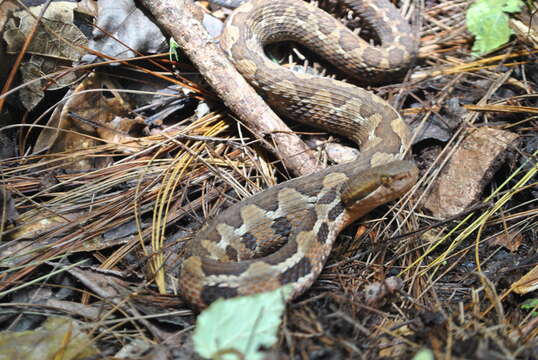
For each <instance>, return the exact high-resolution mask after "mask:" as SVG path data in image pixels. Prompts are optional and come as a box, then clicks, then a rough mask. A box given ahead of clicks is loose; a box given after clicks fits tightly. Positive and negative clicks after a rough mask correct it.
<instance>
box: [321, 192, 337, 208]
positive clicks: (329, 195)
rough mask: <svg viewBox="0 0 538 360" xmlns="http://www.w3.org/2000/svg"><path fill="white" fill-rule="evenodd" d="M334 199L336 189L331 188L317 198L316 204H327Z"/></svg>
mask: <svg viewBox="0 0 538 360" xmlns="http://www.w3.org/2000/svg"><path fill="white" fill-rule="evenodd" d="M334 199H336V189H334V188H332V189H331V190H329V191H328V192H327V193H326V194H325V195H323V196H322V197H321V199H319V200H318V204H322V205H327V204H330V203H332V202H333V201H334Z"/></svg>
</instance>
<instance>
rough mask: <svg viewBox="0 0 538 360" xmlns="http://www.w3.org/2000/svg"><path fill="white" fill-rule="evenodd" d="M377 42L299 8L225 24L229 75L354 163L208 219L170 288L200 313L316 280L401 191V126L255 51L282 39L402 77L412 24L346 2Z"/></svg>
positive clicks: (257, 4)
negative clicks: (342, 143) (352, 229)
mask: <svg viewBox="0 0 538 360" xmlns="http://www.w3.org/2000/svg"><path fill="white" fill-rule="evenodd" d="M344 4H345V5H346V6H347V7H349V8H350V9H351V10H352V11H353V12H354V13H355V14H356V15H357V16H359V17H360V18H361V20H362V22H363V23H364V24H365V27H366V28H368V29H372V30H373V31H374V32H375V33H376V34H377V35H376V36H377V40H378V41H379V42H380V44H379V45H372V44H370V43H369V42H368V41H366V40H363V39H362V38H361V37H359V36H357V35H356V34H355V33H354V32H352V31H351V30H349V29H348V28H347V27H346V26H344V25H343V24H342V23H341V22H339V21H338V20H337V19H335V18H334V17H332V16H331V15H329V14H327V13H326V12H324V11H323V10H321V9H319V8H318V7H316V6H314V5H311V4H309V3H306V2H303V1H301V0H270V1H268V0H251V1H249V2H247V3H244V4H243V5H241V6H240V7H238V8H237V9H235V10H234V11H233V13H232V14H231V15H230V16H229V17H228V19H227V21H226V24H225V27H224V30H223V33H222V35H221V38H220V46H221V48H222V49H223V50H224V52H225V53H226V55H227V57H228V58H229V59H230V60H231V62H232V63H233V64H234V66H235V68H236V69H237V70H238V71H239V72H240V73H241V74H242V75H243V77H245V79H246V80H247V81H248V82H249V83H250V84H251V85H252V86H253V87H254V88H255V89H256V90H257V91H258V93H260V95H262V96H263V98H264V99H265V101H266V102H267V103H268V104H269V106H271V108H273V109H274V110H275V112H276V113H277V114H279V115H281V116H283V117H285V118H288V119H291V120H294V121H298V122H301V123H305V124H308V125H311V126H314V127H318V128H321V129H324V130H327V131H329V132H332V133H335V134H339V135H342V136H345V137H347V138H348V139H350V140H352V141H354V142H356V143H357V145H358V146H359V148H360V150H361V154H360V156H359V158H358V159H356V160H354V161H350V162H347V163H343V164H339V165H335V166H331V167H328V168H326V169H324V170H321V171H318V172H315V173H312V174H309V175H305V176H301V177H298V178H295V179H292V180H288V181H286V182H282V183H280V184H278V185H276V186H273V187H270V188H268V189H266V190H263V191H261V192H259V193H257V194H255V195H253V196H251V197H250V198H247V199H245V200H242V201H240V202H237V203H235V204H233V205H231V206H230V207H228V208H227V209H225V210H224V211H222V212H220V213H219V214H218V215H217V216H216V217H214V218H213V219H211V220H210V221H207V222H206V224H205V225H203V226H202V228H201V229H200V230H199V231H198V232H196V234H195V235H194V236H193V238H192V239H191V240H190V241H189V243H188V244H187V246H186V250H185V258H184V260H183V263H182V266H181V269H180V273H179V276H178V289H179V292H180V294H181V296H183V298H184V299H186V300H187V302H189V303H190V304H192V305H193V306H194V307H197V308H200V309H203V308H205V307H207V306H209V305H210V304H211V303H213V302H214V301H215V300H217V299H220V298H232V297H236V296H244V295H253V294H258V293H263V292H267V291H272V290H276V289H279V288H281V287H283V286H285V285H288V284H289V285H288V286H289V287H290V288H291V293H290V294H289V296H288V298H287V300H291V299H294V298H296V297H297V296H299V295H301V294H302V293H304V292H305V291H306V290H307V289H308V288H309V287H310V286H311V285H312V284H313V283H314V282H315V280H316V279H317V277H318V276H319V274H320V273H321V271H322V269H323V267H324V264H325V262H326V260H327V258H328V256H329V254H330V252H331V249H332V246H333V244H334V242H335V240H336V238H337V235H338V234H339V233H340V232H341V231H342V230H343V229H344V228H346V227H347V226H348V225H349V224H351V223H353V222H355V221H356V220H357V219H359V218H360V217H362V216H364V215H365V214H367V213H368V212H370V211H372V210H373V209H375V208H377V207H378V206H380V205H382V204H385V203H387V202H390V201H393V200H395V199H397V198H399V197H401V196H402V195H403V194H404V193H406V192H407V191H408V190H409V189H410V188H411V187H412V186H413V185H414V184H415V183H416V181H417V178H418V169H417V167H416V165H415V164H414V163H413V162H412V161H411V160H408V158H409V155H408V154H407V155H406V150H407V147H408V146H409V143H410V130H409V128H408V126H407V125H406V123H405V122H404V121H403V119H402V118H401V116H400V115H399V113H398V112H397V111H396V110H395V109H394V108H393V107H392V106H390V105H389V104H388V103H387V102H386V101H385V100H383V99H382V98H380V97H378V96H376V95H374V94H373V93H371V92H369V91H367V90H365V89H363V88H361V87H359V86H357V85H354V84H351V83H347V82H343V81H340V80H335V79H333V78H328V77H322V76H318V75H313V74H306V73H300V72H296V71H293V70H290V69H288V68H285V67H283V66H281V65H279V64H278V63H275V62H274V61H273V60H271V59H269V57H268V56H267V55H266V54H265V52H264V48H265V47H266V46H267V45H268V44H271V43H276V42H281V41H292V42H295V43H298V44H301V45H303V46H305V47H307V48H308V49H310V50H311V51H313V52H315V53H316V54H319V55H320V56H321V57H322V58H324V59H325V60H326V61H327V62H328V63H330V64H331V65H334V66H336V67H337V68H338V69H339V70H341V71H342V72H343V73H344V74H346V75H347V76H349V77H352V78H354V79H355V80H356V81H357V82H358V83H361V84H362V83H368V82H371V83H382V82H387V81H390V80H392V79H397V78H399V77H401V75H402V73H403V72H405V71H406V69H408V68H409V67H410V65H411V62H412V61H413V59H414V58H415V56H416V52H417V48H418V44H417V41H416V39H415V36H414V35H413V32H412V31H411V26H410V25H409V24H408V23H407V21H405V20H404V19H403V17H402V16H401V14H400V12H399V11H398V9H397V8H396V7H394V5H392V4H391V3H390V2H389V1H387V0H376V1H373V0H368V1H367V0H362V1H361V0H344Z"/></svg>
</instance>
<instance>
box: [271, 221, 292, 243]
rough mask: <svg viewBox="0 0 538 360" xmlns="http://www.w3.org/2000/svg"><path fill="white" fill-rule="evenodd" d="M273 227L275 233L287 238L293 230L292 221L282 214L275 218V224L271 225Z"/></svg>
mask: <svg viewBox="0 0 538 360" xmlns="http://www.w3.org/2000/svg"><path fill="white" fill-rule="evenodd" d="M271 229H273V231H274V232H275V234H277V235H279V236H282V237H283V238H287V237H288V236H289V235H290V232H291V223H290V222H289V220H288V219H287V218H285V217H284V216H282V217H279V218H276V219H275V221H274V223H273V225H271Z"/></svg>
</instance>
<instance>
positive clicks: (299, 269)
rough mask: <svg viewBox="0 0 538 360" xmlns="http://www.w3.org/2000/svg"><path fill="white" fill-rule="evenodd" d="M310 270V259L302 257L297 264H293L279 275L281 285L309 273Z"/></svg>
mask: <svg viewBox="0 0 538 360" xmlns="http://www.w3.org/2000/svg"><path fill="white" fill-rule="evenodd" d="M311 270H312V264H311V263H310V260H308V259H307V258H306V257H303V258H302V259H301V260H299V262H298V263H297V264H295V265H293V266H292V267H290V268H289V269H288V270H286V271H284V272H283V273H282V275H280V282H281V284H282V285H285V284H289V283H291V282H294V281H297V279H299V278H301V277H303V276H305V275H306V274H308V273H310V271H311Z"/></svg>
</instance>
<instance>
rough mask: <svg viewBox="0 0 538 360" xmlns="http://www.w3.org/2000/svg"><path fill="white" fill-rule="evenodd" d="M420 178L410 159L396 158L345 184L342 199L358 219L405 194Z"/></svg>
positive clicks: (360, 173) (366, 171)
mask: <svg viewBox="0 0 538 360" xmlns="http://www.w3.org/2000/svg"><path fill="white" fill-rule="evenodd" d="M417 179H418V168H417V167H416V165H415V164H414V163H412V162H411V161H404V160H397V161H393V162H390V163H388V164H384V165H380V166H376V167H373V168H371V169H368V170H364V171H361V172H359V173H357V174H356V175H355V176H353V177H351V178H350V179H349V180H348V181H347V182H346V183H344V185H343V189H342V195H341V199H342V202H343V204H344V206H345V207H346V210H347V211H348V213H350V214H351V215H352V217H353V218H359V217H360V216H362V215H364V214H365V213H367V212H368V211H370V210H372V209H374V208H376V207H378V206H380V205H382V204H384V203H386V202H389V201H392V200H394V199H397V198H399V197H400V196H402V195H403V194H404V193H406V192H407V191H408V190H409V189H410V188H411V187H412V186H413V185H414V184H415V183H416V182H417Z"/></svg>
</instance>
